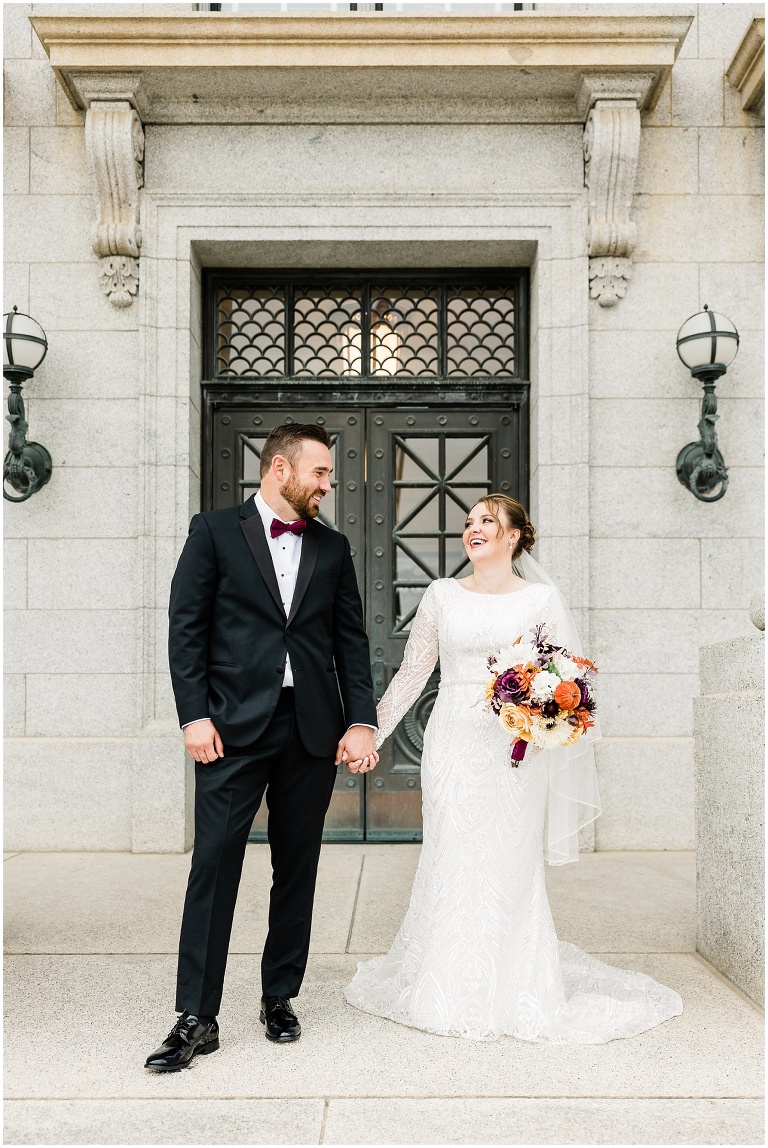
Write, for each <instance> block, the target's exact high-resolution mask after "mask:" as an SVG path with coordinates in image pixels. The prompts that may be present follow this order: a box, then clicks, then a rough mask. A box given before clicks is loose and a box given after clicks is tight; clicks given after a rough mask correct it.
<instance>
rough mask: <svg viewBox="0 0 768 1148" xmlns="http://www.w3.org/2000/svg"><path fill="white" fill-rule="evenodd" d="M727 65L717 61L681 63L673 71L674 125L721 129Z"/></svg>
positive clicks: (687, 61)
mask: <svg viewBox="0 0 768 1148" xmlns="http://www.w3.org/2000/svg"><path fill="white" fill-rule="evenodd" d="M725 83H727V80H726V79H725V65H724V62H723V60H722V59H718V60H680V59H678V60H677V62H676V63H675V66H674V68H673V69H672V123H673V124H674V125H675V126H679V127H683V126H686V125H691V126H698V127H721V126H722V123H723V85H724V84H725Z"/></svg>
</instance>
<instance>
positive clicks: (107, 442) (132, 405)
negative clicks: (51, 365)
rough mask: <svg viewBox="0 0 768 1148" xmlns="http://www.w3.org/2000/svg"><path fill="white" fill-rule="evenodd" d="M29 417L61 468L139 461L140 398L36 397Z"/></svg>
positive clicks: (94, 467)
mask: <svg viewBox="0 0 768 1148" xmlns="http://www.w3.org/2000/svg"><path fill="white" fill-rule="evenodd" d="M47 373H48V375H49V376H50V374H51V372H50V370H49V371H48V372H47ZM28 418H29V423H30V425H31V426H32V425H33V426H34V428H35V435H36V436H38V437H39V439H40V441H41V442H44V443H45V445H46V446H47V447H48V450H49V451H50V452H51V455H52V456H53V457H54V458H55V459H56V464H57V466H59V467H65V466H68V467H83V466H88V467H89V468H93V469H96V468H104V467H110V468H111V467H128V466H135V465H137V463H138V461H139V458H138V438H139V429H140V428H139V403H138V400H137V399H75V398H72V399H59V398H40V399H38V398H33V399H30V401H29V404H28Z"/></svg>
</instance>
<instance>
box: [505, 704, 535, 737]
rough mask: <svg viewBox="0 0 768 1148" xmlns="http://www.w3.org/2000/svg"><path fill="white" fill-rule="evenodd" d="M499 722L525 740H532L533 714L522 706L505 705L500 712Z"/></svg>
mask: <svg viewBox="0 0 768 1148" xmlns="http://www.w3.org/2000/svg"><path fill="white" fill-rule="evenodd" d="M499 724H500V725H501V727H502V729H507V730H509V732H510V733H515V734H517V736H518V737H521V738H522V739H523V741H530V737H531V715H530V713H529V712H528V710H526V709H523V707H522V706H512V705H503V706H502V707H501V712H500V713H499Z"/></svg>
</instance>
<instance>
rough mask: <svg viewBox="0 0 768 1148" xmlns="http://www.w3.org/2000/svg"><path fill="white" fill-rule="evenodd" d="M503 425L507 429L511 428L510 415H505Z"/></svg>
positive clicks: (502, 420)
mask: <svg viewBox="0 0 768 1148" xmlns="http://www.w3.org/2000/svg"><path fill="white" fill-rule="evenodd" d="M501 425H502V426H505V427H508V426H509V415H503V416H502V419H501Z"/></svg>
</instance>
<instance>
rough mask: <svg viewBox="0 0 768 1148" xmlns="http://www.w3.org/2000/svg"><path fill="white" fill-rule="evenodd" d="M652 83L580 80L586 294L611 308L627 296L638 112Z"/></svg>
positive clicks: (632, 78)
mask: <svg viewBox="0 0 768 1148" xmlns="http://www.w3.org/2000/svg"><path fill="white" fill-rule="evenodd" d="M652 83H653V77H652V76H645V75H604V76H600V75H585V76H583V77H582V85H581V90H580V92H579V95H578V97H577V104H578V106H579V110H580V112H581V113H582V115H585V116H586V124H585V127H584V182H585V185H586V187H587V203H588V208H589V220H588V231H587V252H588V254H589V293H590V295H591V297H592V298H593V299H597V301H598V303H599V304H600V306H601V307H613V306H614V305H615V304H616V303H617V302H618V301H619V299H622V298H623V297H624V295H625V294H626V291H627V282H628V281H629V279H630V277H631V275H632V252H633V251H634V248H635V243H636V240H637V227H636V225H635V223H634V221H633V220H632V196H633V195H634V190H635V175H636V173H637V156H638V151H639V149H640V108H641V107H642V106H644V104H645V103H646V101H647V99H648V95H649V93H650V91H651V87H652Z"/></svg>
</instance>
